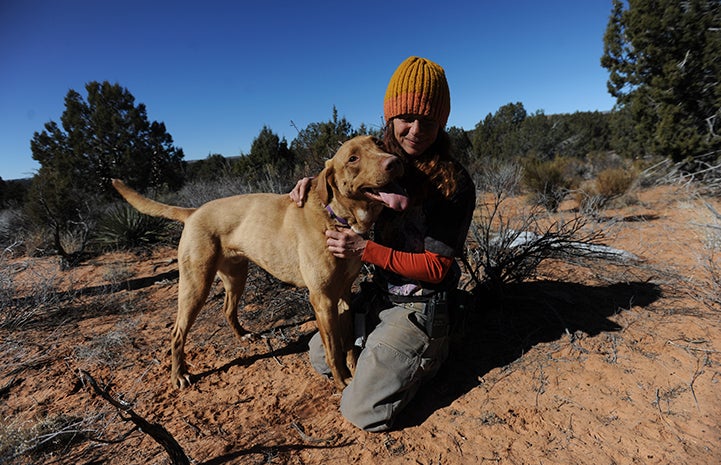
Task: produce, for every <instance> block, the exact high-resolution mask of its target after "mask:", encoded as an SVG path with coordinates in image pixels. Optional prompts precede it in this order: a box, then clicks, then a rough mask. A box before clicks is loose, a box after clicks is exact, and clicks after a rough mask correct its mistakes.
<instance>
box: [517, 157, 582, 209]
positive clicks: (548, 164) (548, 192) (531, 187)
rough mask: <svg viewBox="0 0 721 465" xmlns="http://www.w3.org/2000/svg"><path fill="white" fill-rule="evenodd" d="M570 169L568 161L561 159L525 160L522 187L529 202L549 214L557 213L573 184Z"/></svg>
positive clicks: (570, 165)
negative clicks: (527, 194) (527, 195)
mask: <svg viewBox="0 0 721 465" xmlns="http://www.w3.org/2000/svg"><path fill="white" fill-rule="evenodd" d="M571 168H572V164H571V162H570V160H569V159H567V158H563V157H556V158H554V159H553V160H538V159H531V160H527V161H526V162H525V163H524V165H523V185H524V186H525V187H526V189H527V190H528V191H529V193H530V194H531V197H530V200H531V202H532V203H533V204H536V205H541V206H543V207H544V208H545V209H546V210H548V211H549V212H555V211H557V210H558V206H559V205H560V203H561V202H562V201H563V199H564V198H565V197H566V195H567V194H568V192H569V190H570V189H571V187H572V186H573V184H574V180H573V176H572V175H571V174H570V171H571Z"/></svg>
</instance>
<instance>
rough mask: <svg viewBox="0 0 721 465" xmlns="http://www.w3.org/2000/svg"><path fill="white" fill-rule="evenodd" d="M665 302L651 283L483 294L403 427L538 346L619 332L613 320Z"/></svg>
mask: <svg viewBox="0 0 721 465" xmlns="http://www.w3.org/2000/svg"><path fill="white" fill-rule="evenodd" d="M660 297H661V290H660V288H659V287H658V286H657V285H655V284H651V283H646V282H634V283H628V284H611V285H607V286H586V285H582V284H575V283H564V282H556V281H541V282H528V283H519V284H514V285H509V286H507V287H505V288H504V292H503V293H502V294H498V293H496V294H495V295H494V294H492V293H490V292H488V293H481V294H480V295H477V296H476V300H475V305H474V306H473V308H472V309H471V310H469V311H468V312H466V315H465V318H464V324H463V333H462V335H460V337H458V338H457V339H456V341H455V342H454V343H453V344H452V348H451V354H450V356H449V358H448V360H447V361H446V363H445V364H444V366H443V368H441V370H440V372H439V373H438V375H436V377H435V378H433V380H431V381H430V382H428V383H426V385H424V386H423V387H422V388H421V389H420V391H419V392H418V395H416V397H415V398H414V399H413V400H412V401H411V404H410V405H409V406H408V407H407V408H406V409H405V411H404V412H403V413H401V415H400V419H399V422H400V424H398V427H400V428H403V427H405V426H414V425H419V424H421V423H423V422H424V421H425V420H426V419H427V418H428V417H429V416H430V415H431V414H432V413H433V412H435V411H436V410H438V409H440V408H443V407H446V406H448V405H450V404H451V403H452V402H453V401H454V400H456V399H458V398H459V397H461V396H462V395H464V394H465V393H467V392H469V391H470V390H472V389H473V388H474V387H476V386H478V384H479V379H480V378H481V377H483V376H484V375H486V374H487V373H488V372H490V371H491V370H493V369H494V368H499V367H504V366H507V365H509V364H510V363H512V362H514V361H515V360H518V359H519V358H520V357H521V356H522V355H523V354H525V353H527V352H528V351H529V350H530V349H531V348H532V347H533V346H535V345H536V344H539V343H543V342H552V341H558V340H560V339H562V338H564V337H566V338H567V337H568V335H571V337H575V335H576V334H577V332H578V331H581V332H583V333H585V334H586V335H588V336H596V335H598V334H599V333H601V332H616V331H619V330H621V329H622V328H621V326H619V325H618V324H617V323H615V322H613V321H612V320H610V319H609V317H611V316H612V315H614V314H617V313H619V312H622V311H624V310H625V309H629V308H630V307H631V306H639V307H646V306H648V305H650V304H651V303H653V302H654V301H656V300H658V299H659V298H660Z"/></svg>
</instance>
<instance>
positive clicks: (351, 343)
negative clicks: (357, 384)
mask: <svg viewBox="0 0 721 465" xmlns="http://www.w3.org/2000/svg"><path fill="white" fill-rule="evenodd" d="M349 296H350V291H349V292H347V293H346V294H345V296H344V297H343V298H342V299H340V300H339V301H338V320H339V330H340V338H341V344H342V345H343V347H344V348H345V352H346V353H345V364H346V367H348V370H350V374H351V376H353V375H355V367H356V362H357V360H358V350H357V348H356V347H355V337H356V333H355V322H354V315H353V312H352V311H351V309H350V304H349V302H350V297H349Z"/></svg>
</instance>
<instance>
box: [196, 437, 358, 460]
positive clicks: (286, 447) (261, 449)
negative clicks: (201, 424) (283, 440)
mask: <svg viewBox="0 0 721 465" xmlns="http://www.w3.org/2000/svg"><path fill="white" fill-rule="evenodd" d="M350 444H351V443H349V442H343V443H339V444H328V445H316V444H281V445H277V446H263V445H259V444H256V445H254V446H252V447H249V448H247V449H243V450H237V451H233V452H229V453H227V454H223V455H221V456H219V457H215V458H212V459H210V460H206V461H205V462H200V463H199V465H221V464H223V463H229V462H231V461H232V462H234V461H235V459H238V458H240V457H245V456H247V455H254V454H259V455H262V456H264V457H265V458H266V461H262V462H257V463H270V460H268V459H272V458H273V457H275V456H277V455H281V454H286V453H289V452H292V451H297V450H303V449H337V448H340V447H346V446H348V445H350ZM234 463H235V462H234Z"/></svg>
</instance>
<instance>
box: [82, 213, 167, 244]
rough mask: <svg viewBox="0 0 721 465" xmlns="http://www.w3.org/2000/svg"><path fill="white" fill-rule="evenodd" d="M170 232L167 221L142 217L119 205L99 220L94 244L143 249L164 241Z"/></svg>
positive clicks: (146, 216)
mask: <svg viewBox="0 0 721 465" xmlns="http://www.w3.org/2000/svg"><path fill="white" fill-rule="evenodd" d="M171 231H172V227H171V223H170V222H169V221H168V220H166V219H164V218H156V217H152V216H148V215H144V214H142V213H140V212H138V211H137V210H135V209H134V208H133V207H131V206H129V205H125V204H120V205H115V206H113V207H111V208H110V209H109V210H108V211H107V212H106V214H105V215H104V216H102V217H101V218H100V221H99V222H98V225H97V231H96V233H95V242H96V243H97V244H98V245H100V246H103V247H118V248H125V249H129V248H134V247H145V246H149V245H152V244H157V243H160V242H163V241H165V240H166V239H167V238H168V237H169V235H170V234H171Z"/></svg>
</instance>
